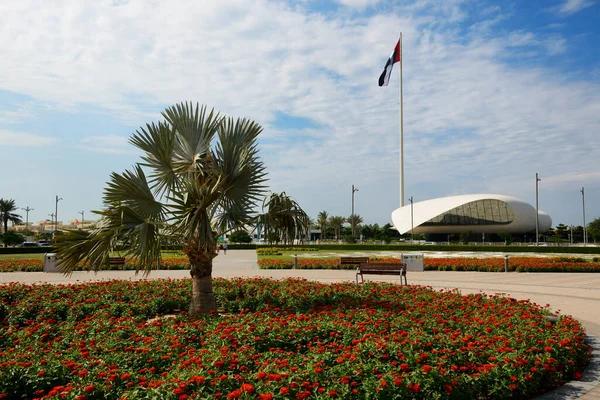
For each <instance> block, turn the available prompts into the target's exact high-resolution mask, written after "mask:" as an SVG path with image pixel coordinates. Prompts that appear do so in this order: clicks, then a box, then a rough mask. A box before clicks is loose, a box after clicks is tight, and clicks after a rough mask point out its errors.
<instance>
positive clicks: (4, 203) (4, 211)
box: [0, 199, 23, 233]
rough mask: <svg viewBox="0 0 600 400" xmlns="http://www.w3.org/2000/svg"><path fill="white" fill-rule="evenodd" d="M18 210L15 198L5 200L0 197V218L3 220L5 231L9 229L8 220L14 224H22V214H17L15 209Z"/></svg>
mask: <svg viewBox="0 0 600 400" xmlns="http://www.w3.org/2000/svg"><path fill="white" fill-rule="evenodd" d="M16 210H17V206H16V205H15V201H14V200H12V199H11V200H4V199H0V219H1V220H2V225H3V226H4V231H3V232H4V233H6V232H7V231H8V222H9V221H10V222H12V223H13V224H21V223H23V220H22V219H21V216H20V215H18V214H15V213H14V212H13V211H16Z"/></svg>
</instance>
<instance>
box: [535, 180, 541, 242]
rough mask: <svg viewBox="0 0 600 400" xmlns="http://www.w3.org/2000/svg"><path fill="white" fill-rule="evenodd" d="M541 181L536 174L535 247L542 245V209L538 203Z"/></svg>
mask: <svg viewBox="0 0 600 400" xmlns="http://www.w3.org/2000/svg"><path fill="white" fill-rule="evenodd" d="M539 181H541V179H540V177H539V175H538V173H537V172H536V173H535V245H536V246H538V245H539V244H540V209H539V203H538V182H539Z"/></svg>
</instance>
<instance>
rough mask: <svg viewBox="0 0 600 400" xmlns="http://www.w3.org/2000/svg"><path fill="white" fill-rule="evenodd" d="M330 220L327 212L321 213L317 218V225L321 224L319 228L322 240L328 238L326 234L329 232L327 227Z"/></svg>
mask: <svg viewBox="0 0 600 400" xmlns="http://www.w3.org/2000/svg"><path fill="white" fill-rule="evenodd" d="M328 218H329V214H328V213H327V211H325V210H323V211H321V212H320V213H319V215H318V216H317V223H318V224H319V227H320V229H321V240H323V239H325V238H326V236H325V234H326V232H327V225H328V223H329V220H328Z"/></svg>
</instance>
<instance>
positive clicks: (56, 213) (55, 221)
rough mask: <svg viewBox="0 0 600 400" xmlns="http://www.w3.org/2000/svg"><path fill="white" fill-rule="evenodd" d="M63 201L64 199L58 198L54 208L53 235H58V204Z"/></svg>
mask: <svg viewBox="0 0 600 400" xmlns="http://www.w3.org/2000/svg"><path fill="white" fill-rule="evenodd" d="M62 199H63V198H62V197H58V196H56V202H55V207H54V232H53V234H56V231H57V229H58V202H59V201H60V200H62Z"/></svg>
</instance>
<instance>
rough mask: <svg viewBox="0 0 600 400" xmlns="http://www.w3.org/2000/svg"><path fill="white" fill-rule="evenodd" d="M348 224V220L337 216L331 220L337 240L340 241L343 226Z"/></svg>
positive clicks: (330, 223)
mask: <svg viewBox="0 0 600 400" xmlns="http://www.w3.org/2000/svg"><path fill="white" fill-rule="evenodd" d="M344 222H346V218H344V217H340V216H335V217H330V218H329V225H331V227H332V228H333V232H334V233H335V238H336V240H339V239H340V234H341V231H342V225H343V224H344Z"/></svg>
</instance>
